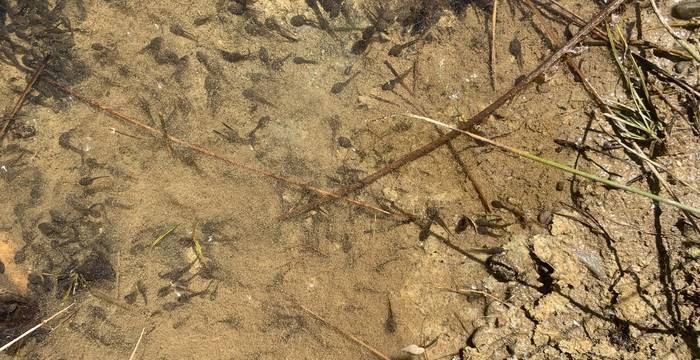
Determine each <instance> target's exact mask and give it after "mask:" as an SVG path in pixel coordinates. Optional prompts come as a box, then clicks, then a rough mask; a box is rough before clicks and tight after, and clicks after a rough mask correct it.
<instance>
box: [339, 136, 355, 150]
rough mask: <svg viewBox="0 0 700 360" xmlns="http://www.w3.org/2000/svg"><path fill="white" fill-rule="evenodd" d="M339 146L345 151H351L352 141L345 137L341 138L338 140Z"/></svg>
mask: <svg viewBox="0 0 700 360" xmlns="http://www.w3.org/2000/svg"><path fill="white" fill-rule="evenodd" d="M338 146H340V147H342V148H345V149H351V148H352V141H350V139H348V138H346V137H345V136H341V137H339V138H338Z"/></svg>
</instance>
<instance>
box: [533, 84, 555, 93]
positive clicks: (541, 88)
mask: <svg viewBox="0 0 700 360" xmlns="http://www.w3.org/2000/svg"><path fill="white" fill-rule="evenodd" d="M551 88H552V87H551V86H549V83H548V82H543V83H541V84H537V86H536V89H537V92H538V93H540V94H546V93H548V92H549V91H550V90H551Z"/></svg>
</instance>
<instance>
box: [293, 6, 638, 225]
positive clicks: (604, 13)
mask: <svg viewBox="0 0 700 360" xmlns="http://www.w3.org/2000/svg"><path fill="white" fill-rule="evenodd" d="M624 1H625V0H613V1H611V2H609V3H608V5H607V6H606V7H605V8H604V9H603V10H601V11H600V12H599V13H598V14H596V15H595V16H594V17H593V18H592V19H591V21H590V22H588V24H586V26H584V27H583V28H581V30H580V31H579V32H578V33H576V34H575V35H574V36H572V37H571V39H570V40H569V41H568V42H567V43H566V44H565V45H564V46H562V47H561V48H560V49H559V50H557V51H556V52H554V53H553V54H551V55H550V56H549V57H548V58H547V59H546V60H545V61H544V62H542V63H541V64H540V65H539V66H538V67H537V68H536V69H535V70H533V71H532V72H531V73H530V74H529V75H527V77H526V78H525V79H524V80H522V81H520V82H518V83H517V84H516V85H515V86H513V87H512V88H511V89H510V90H508V91H507V92H506V93H504V94H503V95H501V96H500V97H499V98H498V99H496V100H495V101H494V102H493V103H491V105H489V106H487V107H486V108H485V109H483V110H481V111H480V112H479V113H477V114H476V115H474V116H473V117H472V118H471V119H469V121H467V122H466V123H463V124H461V125H460V127H459V129H460V130H470V129H473V128H474V127H475V126H476V125H479V124H481V123H483V122H484V121H486V119H488V117H489V116H490V115H491V114H493V113H494V112H495V111H496V110H497V109H498V108H500V107H501V106H503V105H504V104H505V103H507V102H508V101H510V100H511V99H513V97H515V95H517V94H518V93H520V92H521V91H523V90H524V89H525V88H526V87H527V85H528V84H530V83H531V82H532V81H533V80H535V78H537V77H539V76H540V75H542V74H544V73H545V72H547V71H548V70H549V69H551V68H552V66H553V65H554V64H556V63H557V62H558V61H559V60H560V59H561V58H562V57H563V56H564V55H565V54H566V53H568V52H569V51H570V50H571V49H573V48H574V47H575V46H576V44H578V43H579V42H580V41H581V39H583V37H584V36H586V35H588V33H590V32H591V30H593V29H594V28H595V27H596V26H598V24H600V23H601V22H602V21H603V20H604V19H606V18H607V17H608V16H609V15H610V14H611V13H612V12H613V11H615V9H617V8H618V7H619V6H620V5H621V4H622V3H623V2H624ZM460 134H461V133H460V132H459V131H450V132H448V133H447V134H445V135H444V136H441V137H440V138H438V139H436V140H434V141H432V142H430V143H428V144H425V145H423V146H421V147H420V148H418V149H416V150H413V151H411V152H409V153H408V154H406V155H404V156H402V157H400V158H399V159H397V160H394V161H393V162H391V163H390V164H388V165H386V166H385V167H383V168H381V169H379V170H378V171H376V172H375V173H373V174H370V175H368V176H366V177H364V178H363V179H361V180H360V181H358V182H357V183H355V184H352V185H350V186H347V187H345V188H343V189H341V190H339V191H337V192H335V193H333V195H334V196H333V197H334V198H338V197H345V196H347V195H349V194H351V193H353V192H356V191H359V190H361V189H363V188H365V187H367V186H368V185H370V184H372V183H374V182H375V181H377V180H379V179H381V178H383V177H384V176H386V175H388V174H390V173H392V172H394V171H396V170H397V169H399V168H401V167H403V166H404V165H406V164H408V163H411V162H413V161H414V160H416V159H420V158H422V157H423V156H425V155H427V154H430V153H431V152H433V151H435V149H437V148H439V147H441V146H443V145H445V144H447V143H448V142H449V141H451V140H453V139H455V138H457V137H458V136H460ZM330 200H331V199H328V198H324V199H320V200H317V201H312V202H311V203H309V204H308V205H306V206H303V207H300V208H299V209H296V210H295V211H291V212H289V213H287V214H285V215H283V216H281V217H280V218H281V219H289V218H292V217H295V216H298V215H300V214H303V213H305V212H307V211H309V210H312V209H315V208H316V207H318V206H319V205H321V204H324V203H327V202H328V201H330Z"/></svg>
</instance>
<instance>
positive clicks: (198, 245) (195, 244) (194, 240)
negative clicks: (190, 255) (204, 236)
mask: <svg viewBox="0 0 700 360" xmlns="http://www.w3.org/2000/svg"><path fill="white" fill-rule="evenodd" d="M196 231H197V223H196V222H195V223H194V225H193V226H192V248H193V249H194V254H195V255H196V256H197V260H199V263H200V264H202V266H204V267H206V265H205V264H204V254H203V253H202V244H201V243H200V242H199V239H197V236H196V234H197V233H196Z"/></svg>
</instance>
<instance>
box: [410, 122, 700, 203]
mask: <svg viewBox="0 0 700 360" xmlns="http://www.w3.org/2000/svg"><path fill="white" fill-rule="evenodd" d="M406 116H408V117H411V118H414V119H418V120H423V121H426V122H429V123H431V124H434V125H438V126H442V127H445V128H448V129H450V130H453V131H458V132H461V133H462V134H465V135H467V136H469V137H470V138H472V139H474V140H478V141H481V142H485V143H487V144H490V145H492V146H495V147H497V148H499V149H503V150H506V151H508V152H511V153H513V154H516V155H519V156H521V157H524V158H526V159H530V160H533V161H536V162H538V163H540V164H543V165H546V166H549V167H552V168H555V169H558V170H561V171H564V172H568V173H570V174H574V175H577V176H580V177H583V178H586V179H588V180H592V181H596V182H599V183H602V184H605V185H608V186H610V187H612V188H616V189H620V190H624V191H627V192H630V193H633V194H636V195H639V196H643V197H645V198H648V199H651V200H654V201H656V202H660V203H664V204H668V205H671V206H674V207H677V208H679V209H683V210H687V211H689V212H691V213H694V214H698V215H700V209H698V208H694V207H692V206H688V205H685V204H681V203H679V202H677V201H673V200H671V199H667V198H665V197H662V196H659V195H656V194H652V193H649V192H646V191H644V190H641V189H637V188H634V187H631V186H627V185H623V184H620V183H618V182H615V181H612V180H608V179H605V178H601V177H599V176H596V175H593V174H590V173H587V172H585V171H581V170H578V169H574V168H572V167H570V166H567V165H564V164H561V163H558V162H556V161H552V160H549V159H545V158H541V157H539V156H537V155H533V154H531V153H529V152H527V151H524V150H520V149H517V148H514V147H510V146H508V145H504V144H501V143H499V142H496V141H494V140H491V139H489V138H485V137H483V136H480V135H477V134H473V133H470V132H468V131H464V130H460V129H459V128H457V127H455V126H452V125H449V124H445V123H443V122H440V121H437V120H433V119H431V118H427V117H424V116H420V115H414V114H407V115H406Z"/></svg>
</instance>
